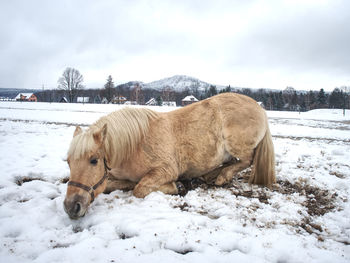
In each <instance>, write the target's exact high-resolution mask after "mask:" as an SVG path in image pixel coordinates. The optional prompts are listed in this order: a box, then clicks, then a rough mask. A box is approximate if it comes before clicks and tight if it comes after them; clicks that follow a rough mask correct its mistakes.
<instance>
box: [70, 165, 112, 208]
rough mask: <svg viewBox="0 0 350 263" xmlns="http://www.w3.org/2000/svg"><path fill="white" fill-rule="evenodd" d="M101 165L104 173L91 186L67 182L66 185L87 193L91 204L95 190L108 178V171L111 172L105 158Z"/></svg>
mask: <svg viewBox="0 0 350 263" xmlns="http://www.w3.org/2000/svg"><path fill="white" fill-rule="evenodd" d="M103 164H104V166H105V173H104V175H103V177H102V178H101V179H100V180H99V181H98V182H97V183H96V184H95V185H93V186H87V185H85V184H81V183H78V182H74V181H68V185H71V186H75V187H78V188H81V189H83V190H85V191H86V192H88V193H89V194H90V196H91V200H90V203H92V202H93V201H94V200H95V190H96V189H97V188H98V187H99V186H100V185H101V184H103V182H104V181H105V180H106V179H107V178H108V171H110V170H111V168H109V167H108V165H107V161H106V158H103Z"/></svg>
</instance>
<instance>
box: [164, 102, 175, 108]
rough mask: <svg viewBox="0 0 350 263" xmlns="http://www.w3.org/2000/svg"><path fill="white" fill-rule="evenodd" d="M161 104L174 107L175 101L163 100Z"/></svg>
mask: <svg viewBox="0 0 350 263" xmlns="http://www.w3.org/2000/svg"><path fill="white" fill-rule="evenodd" d="M162 106H170V107H176V101H163V103H162Z"/></svg>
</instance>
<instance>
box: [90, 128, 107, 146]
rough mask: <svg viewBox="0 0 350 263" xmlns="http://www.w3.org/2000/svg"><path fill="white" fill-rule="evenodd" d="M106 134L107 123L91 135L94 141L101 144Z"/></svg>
mask: <svg viewBox="0 0 350 263" xmlns="http://www.w3.org/2000/svg"><path fill="white" fill-rule="evenodd" d="M106 135H107V123H105V124H104V125H103V127H102V128H101V129H100V130H98V131H96V132H94V134H93V137H94V140H95V143H96V144H102V143H103V142H104V140H105V139H106Z"/></svg>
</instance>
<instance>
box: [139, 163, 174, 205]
mask: <svg viewBox="0 0 350 263" xmlns="http://www.w3.org/2000/svg"><path fill="white" fill-rule="evenodd" d="M177 177H178V176H177V174H176V173H174V172H172V171H171V169H169V168H155V169H152V170H151V171H150V172H149V173H148V174H146V175H145V176H144V177H142V179H141V180H140V182H139V183H138V184H137V185H136V186H135V188H134V195H135V196H136V197H139V198H143V197H145V196H146V195H148V194H150V193H151V192H154V191H162V192H165V193H171V194H177V188H176V185H175V184H174V182H175V181H176V179H177ZM175 188H176V189H175Z"/></svg>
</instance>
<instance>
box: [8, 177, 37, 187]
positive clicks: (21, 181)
mask: <svg viewBox="0 0 350 263" xmlns="http://www.w3.org/2000/svg"><path fill="white" fill-rule="evenodd" d="M31 181H44V180H43V179H42V178H40V177H29V176H24V177H17V178H16V181H15V183H16V184H17V185H19V186H21V185H23V184H24V183H28V182H31Z"/></svg>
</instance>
